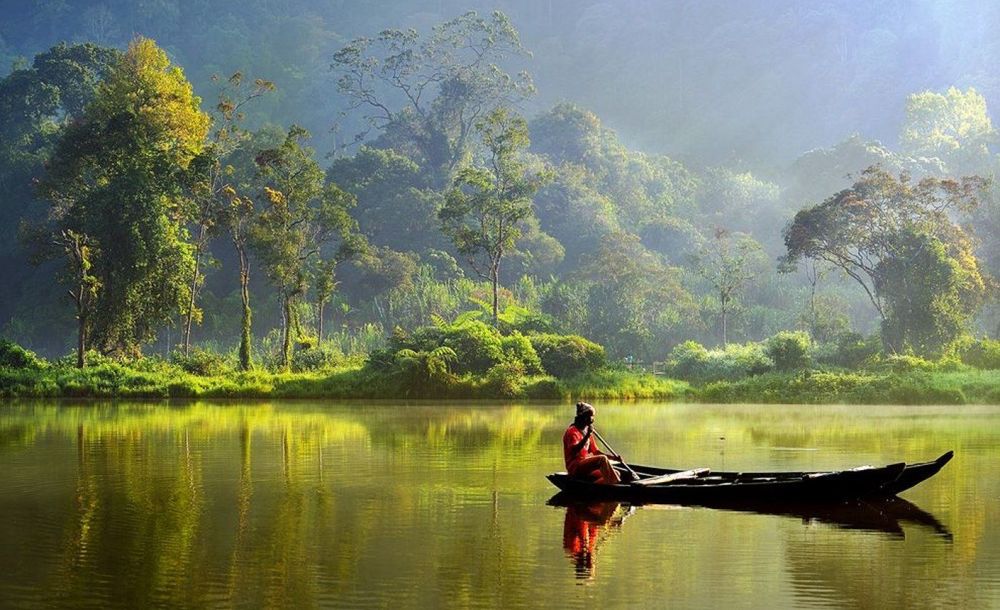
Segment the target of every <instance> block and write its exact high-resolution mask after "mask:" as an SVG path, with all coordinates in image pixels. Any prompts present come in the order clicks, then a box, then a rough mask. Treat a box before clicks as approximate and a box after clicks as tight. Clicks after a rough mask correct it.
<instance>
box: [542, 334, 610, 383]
mask: <svg viewBox="0 0 1000 610" xmlns="http://www.w3.org/2000/svg"><path fill="white" fill-rule="evenodd" d="M528 340H529V341H530V342H531V346H532V347H533V348H534V351H535V352H536V353H537V354H538V358H539V359H540V361H541V365H542V367H543V368H544V369H545V371H546V372H548V373H549V374H550V375H554V376H556V377H558V378H560V379H561V378H566V377H572V376H574V375H581V374H586V373H590V372H593V371H596V370H598V369H600V368H602V367H604V366H605V364H606V362H607V361H606V359H605V355H604V348H603V347H601V346H600V345H598V344H596V343H594V342H593V341H588V340H587V339H584V338H583V337H580V336H578V335H555V334H535V335H529V336H528Z"/></svg>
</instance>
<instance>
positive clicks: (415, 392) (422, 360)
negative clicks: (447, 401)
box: [394, 347, 458, 397]
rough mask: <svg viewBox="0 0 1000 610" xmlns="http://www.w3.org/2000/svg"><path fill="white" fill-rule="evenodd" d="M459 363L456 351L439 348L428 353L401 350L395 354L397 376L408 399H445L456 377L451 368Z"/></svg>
mask: <svg viewBox="0 0 1000 610" xmlns="http://www.w3.org/2000/svg"><path fill="white" fill-rule="evenodd" d="M457 361H458V355H457V354H456V353H455V350H453V349H451V348H449V347H438V348H435V349H434V350H431V351H413V350H411V349H402V350H399V351H398V352H396V355H395V358H394V364H395V367H396V374H397V375H398V376H399V378H400V380H401V382H402V388H403V392H404V394H405V395H407V396H417V397H419V396H447V394H448V389H449V387H450V386H451V385H452V384H453V383H454V381H455V376H454V375H453V374H452V372H451V367H452V366H453V365H454V364H455V363H456V362H457Z"/></svg>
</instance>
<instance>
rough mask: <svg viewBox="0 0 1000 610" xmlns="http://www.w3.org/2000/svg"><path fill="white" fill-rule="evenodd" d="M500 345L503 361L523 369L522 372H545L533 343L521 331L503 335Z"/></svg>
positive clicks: (529, 373)
mask: <svg viewBox="0 0 1000 610" xmlns="http://www.w3.org/2000/svg"><path fill="white" fill-rule="evenodd" d="M500 346H501V349H503V359H504V363H507V364H516V365H517V366H519V367H520V368H521V370H522V371H523V372H522V374H528V375H542V374H544V373H545V372H546V371H545V370H544V369H543V368H542V360H541V358H540V357H539V355H538V353H537V351H536V350H535V347H534V344H533V343H532V342H531V341H530V340H529V339H528V337H525V336H524V335H522V334H521V333H519V332H516V331H515V332H513V333H512V334H510V335H507V336H505V337H503V338H502V339H501V340H500ZM494 368H495V367H494ZM549 372H550V373H551V371H549ZM552 374H555V373H552Z"/></svg>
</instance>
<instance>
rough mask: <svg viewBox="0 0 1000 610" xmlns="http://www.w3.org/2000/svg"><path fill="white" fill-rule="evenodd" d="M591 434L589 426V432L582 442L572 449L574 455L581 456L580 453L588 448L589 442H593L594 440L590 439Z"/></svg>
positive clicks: (585, 434)
mask: <svg viewBox="0 0 1000 610" xmlns="http://www.w3.org/2000/svg"><path fill="white" fill-rule="evenodd" d="M590 432H591V430H590V426H587V431H586V432H584V433H583V438H581V439H580V442H579V443H577V444H575V445H573V447H572V449H570V451H571V452H572V453H573V455H579V453H580V452H581V451H583V448H584V447H586V446H587V442H588V441H593V439H591V438H590Z"/></svg>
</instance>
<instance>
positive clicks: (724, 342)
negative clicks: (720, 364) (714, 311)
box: [721, 297, 729, 347]
mask: <svg viewBox="0 0 1000 610" xmlns="http://www.w3.org/2000/svg"><path fill="white" fill-rule="evenodd" d="M721 301H722V347H726V345H727V344H728V343H729V337H728V335H727V333H726V331H727V328H726V313H727V309H726V305H728V302H727V301H728V300H727V299H726V297H722V299H721Z"/></svg>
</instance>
